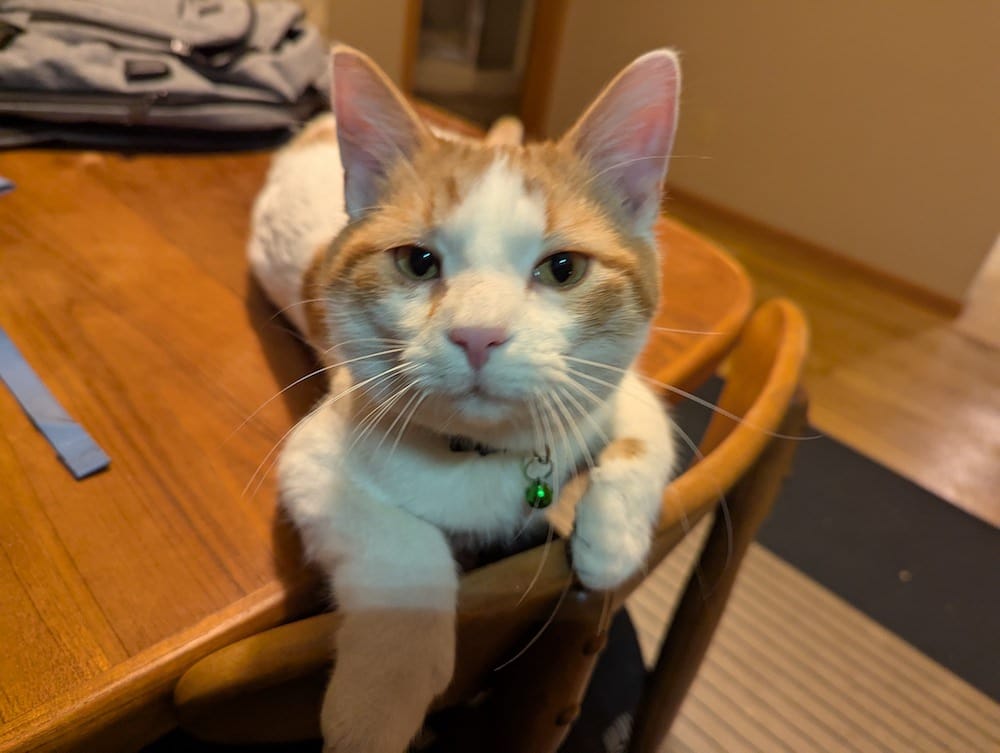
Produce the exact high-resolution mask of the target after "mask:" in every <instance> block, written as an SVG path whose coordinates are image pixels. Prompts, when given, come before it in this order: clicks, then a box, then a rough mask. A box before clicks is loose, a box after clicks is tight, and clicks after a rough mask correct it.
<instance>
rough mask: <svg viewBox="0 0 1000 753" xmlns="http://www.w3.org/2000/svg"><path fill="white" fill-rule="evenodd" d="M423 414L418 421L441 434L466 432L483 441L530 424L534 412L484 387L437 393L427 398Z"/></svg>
mask: <svg viewBox="0 0 1000 753" xmlns="http://www.w3.org/2000/svg"><path fill="white" fill-rule="evenodd" d="M420 414H421V415H420V416H419V417H418V418H417V419H416V420H418V421H419V422H420V423H421V424H423V425H424V426H425V427H426V428H429V429H432V430H434V431H435V432H437V433H441V434H463V435H468V436H470V437H473V438H475V439H477V440H481V441H485V440H487V439H490V438H496V437H497V436H498V435H500V436H503V435H506V434H508V433H513V432H516V431H517V430H518V427H523V426H525V425H530V424H529V423H528V422H530V413H529V411H528V408H527V406H525V405H524V403H523V401H519V400H512V399H510V398H504V397H499V396H496V395H491V394H489V393H486V392H484V391H482V390H470V391H468V392H463V393H460V394H451V395H439V396H436V397H435V398H432V399H430V400H428V401H427V404H425V406H424V409H423V410H421V411H420Z"/></svg>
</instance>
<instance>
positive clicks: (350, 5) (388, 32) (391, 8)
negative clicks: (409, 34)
mask: <svg viewBox="0 0 1000 753" xmlns="http://www.w3.org/2000/svg"><path fill="white" fill-rule="evenodd" d="M300 4H301V5H302V6H303V7H304V8H305V9H306V12H307V13H308V14H309V18H310V20H312V21H313V22H314V23H315V24H316V25H317V26H318V27H319V28H320V30H321V31H323V33H324V34H325V35H326V37H327V38H328V39H329V40H330V41H335V42H344V43H345V44H349V45H351V46H352V47H357V48H358V49H360V50H363V51H364V52H366V53H367V54H368V55H370V56H371V57H372V59H374V60H375V62H376V63H378V64H379V65H380V66H382V69H383V70H384V71H385V72H386V73H388V74H389V76H390V78H392V80H393V81H395V82H396V83H397V84H398V83H400V79H401V78H402V74H403V47H404V45H403V40H404V37H405V35H406V6H407V4H408V2H407V0H300Z"/></svg>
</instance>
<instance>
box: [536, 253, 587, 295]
mask: <svg viewBox="0 0 1000 753" xmlns="http://www.w3.org/2000/svg"><path fill="white" fill-rule="evenodd" d="M588 262H589V259H588V258H587V257H586V256H584V255H583V254H580V253H577V252H575V251H559V252H558V253H555V254H552V256H547V257H545V258H544V259H542V261H541V263H539V265H538V266H537V267H535V270H534V271H533V272H532V273H531V274H532V276H533V277H534V278H535V279H536V280H538V282H540V283H541V284H542V285H548V286H549V287H553V288H568V287H572V286H573V285H576V284H577V283H578V282H580V280H582V279H583V276H584V275H585V274H586V273H587V266H588Z"/></svg>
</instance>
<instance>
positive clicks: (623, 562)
mask: <svg viewBox="0 0 1000 753" xmlns="http://www.w3.org/2000/svg"><path fill="white" fill-rule="evenodd" d="M628 509H629V508H628V505H626V504H625V500H624V499H623V498H622V495H621V494H620V492H618V491H616V490H615V489H614V488H613V487H610V486H607V485H603V484H602V485H595V486H592V487H591V488H590V489H589V490H588V492H587V494H586V496H585V497H584V499H583V500H581V503H580V505H579V506H578V507H577V517H576V525H575V526H574V528H573V535H572V537H571V538H570V552H571V554H572V557H573V569H574V570H575V571H576V574H577V576H578V577H579V578H580V582H581V583H583V585H585V586H587V588H592V589H596V590H604V589H609V588H614V587H615V586H618V585H620V584H621V583H623V582H624V581H626V580H628V579H629V578H630V577H632V576H633V575H635V574H636V573H637V572H639V571H640V570H641V569H642V567H643V565H644V564H645V561H646V555H647V553H648V552H649V542H650V535H651V527H650V524H649V522H648V521H647V520H646V519H644V518H643V517H642V516H636V518H635V519H631V520H630V519H629V516H628Z"/></svg>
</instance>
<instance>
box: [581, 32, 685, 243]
mask: <svg viewBox="0 0 1000 753" xmlns="http://www.w3.org/2000/svg"><path fill="white" fill-rule="evenodd" d="M680 81H681V79H680V66H679V63H678V60H677V54H676V53H675V52H673V51H672V50H666V49H663V50H654V51H653V52H648V53H646V54H645V55H643V56H642V57H640V58H638V59H637V60H635V61H634V62H633V63H632V64H631V65H629V66H628V67H627V68H625V70H623V71H622V72H621V73H619V74H618V75H617V76H616V77H615V79H614V80H613V81H612V82H611V83H610V84H608V85H607V86H606V87H605V89H604V91H603V92H601V94H600V96H598V98H597V99H596V100H595V101H594V103H593V104H592V105H591V106H590V108H589V109H588V110H587V111H586V112H585V113H584V114H583V116H582V117H581V118H580V119H579V120H578V121H577V122H576V125H574V126H573V127H572V128H571V129H570V131H569V132H568V133H567V134H566V135H565V136H564V137H563V139H562V142H561V143H562V144H565V145H568V146H569V148H570V149H572V150H573V151H575V152H576V153H577V154H578V155H579V156H580V157H581V158H582V159H583V160H584V161H586V162H587V163H589V165H590V167H591V168H592V169H593V171H594V174H595V176H597V180H601V181H603V182H605V184H606V185H608V186H610V187H611V188H612V190H614V191H615V192H616V193H617V194H618V195H619V196H621V199H622V207H623V209H624V211H625V215H626V217H627V219H628V220H629V221H630V222H631V223H633V230H634V231H635V232H636V233H637V234H641V235H646V234H648V233H649V232H650V231H651V229H652V225H653V221H654V220H655V219H656V216H657V214H658V212H659V206H660V191H661V189H662V187H663V180H664V178H665V177H666V174H667V162H668V160H669V158H670V149H671V147H672V146H673V143H674V132H675V130H676V128H677V100H678V96H679V94H680Z"/></svg>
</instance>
